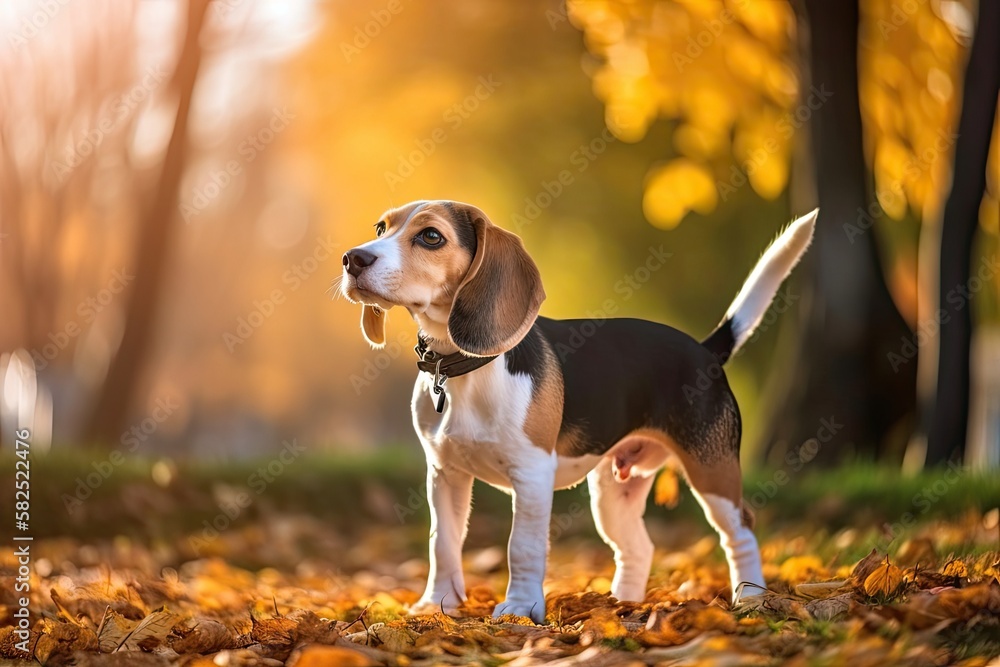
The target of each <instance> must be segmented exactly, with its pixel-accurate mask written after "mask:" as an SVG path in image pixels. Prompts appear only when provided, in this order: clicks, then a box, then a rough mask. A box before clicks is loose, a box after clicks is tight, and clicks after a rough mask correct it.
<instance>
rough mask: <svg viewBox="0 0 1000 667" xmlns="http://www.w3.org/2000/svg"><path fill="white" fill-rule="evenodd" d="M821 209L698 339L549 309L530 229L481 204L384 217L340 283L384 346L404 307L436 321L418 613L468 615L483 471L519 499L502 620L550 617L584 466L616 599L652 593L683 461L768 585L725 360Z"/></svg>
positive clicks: (423, 207) (421, 320)
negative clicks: (668, 476) (653, 499)
mask: <svg viewBox="0 0 1000 667" xmlns="http://www.w3.org/2000/svg"><path fill="white" fill-rule="evenodd" d="M816 216H817V211H813V212H812V213H809V214H808V215H805V216H803V217H801V218H799V219H798V220H796V221H794V222H793V223H791V224H790V225H789V226H788V227H787V228H786V229H785V230H784V232H782V233H781V235H780V236H779V237H778V238H777V240H775V241H774V243H772V244H771V246H770V247H769V248H768V249H767V251H766V252H765V253H764V255H763V256H762V257H761V259H760V261H759V262H758V264H757V266H756V267H755V268H754V269H753V271H752V273H751V274H750V277H749V278H748V279H747V281H746V283H745V284H744V285H743V288H742V289H741V290H740V292H739V294H737V296H736V299H735V300H734V301H733V303H732V305H731V306H730V307H729V310H728V311H727V312H726V315H725V317H724V318H723V320H722V323H721V324H719V326H718V327H717V328H716V329H715V331H713V332H712V333H711V334H710V335H709V336H708V338H706V339H705V340H704V341H702V342H698V341H697V340H695V339H694V338H692V337H691V336H689V335H687V334H686V333H683V332H681V331H678V330H677V329H673V328H671V327H669V326H666V325H663V324H658V323H655V322H648V321H644V320H637V319H608V320H601V321H591V320H552V319H549V318H546V317H539V316H538V310H539V307H540V306H541V303H542V301H543V300H544V298H545V292H544V291H543V289H542V281H541V278H540V276H539V273H538V269H537V267H536V266H535V263H534V262H533V261H532V260H531V257H530V256H529V255H528V253H527V251H525V249H524V246H523V245H522V243H521V240H520V238H518V237H517V236H515V235H514V234H512V233H510V232H508V231H505V230H503V229H501V228H500V227H497V226H496V225H494V224H493V223H491V222H490V220H489V218H488V217H487V216H486V214H485V213H483V212H482V211H481V210H479V209H478V208H476V207H474V206H470V205H469V204H462V203H458V202H451V201H418V202H413V203H410V204H407V205H405V206H401V207H399V208H395V209H392V210H390V211H388V212H387V213H385V214H384V215H383V216H382V217H381V218H380V219H379V222H378V223H377V224H376V225H375V234H376V236H377V238H376V239H374V240H372V241H369V242H368V243H365V244H363V245H360V246H358V247H356V248H354V249H352V250H350V251H348V252H347V253H346V254H345V255H344V257H343V263H344V271H343V278H342V284H341V290H342V292H343V294H344V295H345V296H346V297H347V299H348V300H350V301H352V302H354V303H359V304H362V316H361V330H362V332H363V334H364V336H365V338H366V339H367V340H368V341H369V342H370V343H371V344H372V345H373V346H375V347H381V346H382V345H384V344H385V318H386V312H387V311H388V310H389V309H390V308H393V307H395V306H401V307H403V308H405V309H406V310H408V311H409V312H410V315H411V316H412V317H413V318H414V319H415V320H416V322H417V323H418V325H419V326H420V334H419V344H418V346H417V353H418V355H419V359H418V368H419V369H420V373H419V375H418V377H417V382H416V386H415V387H414V391H413V401H412V410H413V424H414V427H415V428H416V431H417V435H418V436H419V438H420V442H421V444H422V445H423V448H424V453H425V454H426V456H427V499H428V501H429V504H430V514H431V528H430V574H429V580H428V582H427V588H426V590H425V591H424V594H423V596H422V597H421V598H420V600H419V601H418V602H417V604H415V605H414V606H413V608H412V610H411V611H412V612H413V613H421V612H424V611H426V612H430V611H436V610H438V609H441V608H443V609H444V610H445V611H446V612H449V613H452V612H454V611H455V610H456V609H457V607H458V605H459V604H460V603H461V602H462V601H463V600H464V599H465V582H464V578H463V575H462V544H463V542H464V540H465V535H466V527H467V522H468V517H469V510H470V506H471V500H472V481H473V479H474V478H478V479H481V480H483V481H484V482H486V483H488V484H490V485H492V486H495V487H497V488H499V489H502V490H504V491H506V492H508V493H510V495H511V497H512V499H513V509H514V517H513V524H512V528H511V534H510V541H509V544H508V550H507V558H508V565H509V568H510V578H509V583H508V586H507V596H506V599H505V600H504V601H503V602H501V603H500V604H498V605H497V607H496V609H495V611H494V616H500V615H502V614H517V615H519V616H527V617H530V618H531V619H532V620H534V621H536V622H542V621H544V619H545V595H544V593H543V588H542V584H543V581H544V579H545V567H546V556H547V552H548V543H549V539H548V538H549V520H550V515H551V511H552V496H553V491H555V490H556V489H565V488H568V487H572V486H574V485H576V484H579V483H580V482H581V481H583V480H584V478H586V480H587V483H588V485H589V490H590V501H591V509H592V511H593V515H594V521H595V523H596V524H597V530H598V531H599V532H600V534H601V536H602V538H603V539H604V541H605V542H606V543H607V544H608V545H609V546H610V547H611V548H612V550H613V551H614V559H615V575H614V580H613V582H612V585H611V593H612V595H613V596H614V597H616V598H617V599H618V600H636V601H641V600H642V599H643V598H644V597H645V593H646V583H647V580H648V578H649V572H650V566H651V564H652V560H653V544H652V542H651V541H650V539H649V535H648V534H647V532H646V528H645V525H644V522H643V518H642V517H643V513H644V512H645V509H646V497H647V495H648V494H649V491H650V488H651V487H652V485H653V479H654V477H655V474H656V472H657V471H658V470H659V469H660V468H662V467H663V466H664V465H665V464H666V463H667V462H668V461H671V462H672V463H674V464H678V467H680V468H681V469H682V470H683V472H684V474H685V477H686V479H687V481H688V484H689V485H690V487H691V490H692V491H693V493H694V495H695V497H696V498H697V499H698V502H699V503H700V504H701V506H702V508H703V509H704V511H705V514H706V516H707V518H708V520H709V522H710V523H711V524H712V526H713V527H714V528H715V529H716V530H717V531H718V532H719V535H720V538H721V544H722V548H723V550H724V551H725V554H726V558H727V560H728V564H729V577H730V584H731V586H732V588H733V594H734V601H735V598H736V594H737V587H738V585H739V584H740V583H742V582H747V583H749V584H752V585H754V586H758V587H763V586H764V577H763V574H762V573H761V563H760V553H759V550H758V547H757V540H756V538H755V537H754V534H753V532H752V530H751V529H752V514H751V513H750V511H749V508H748V507H747V506H745V505H744V504H743V501H742V487H741V484H742V483H741V475H740V435H741V422H740V411H739V408H738V406H737V404H736V399H735V397H734V396H733V392H732V390H731V389H730V388H729V383H728V382H727V380H726V376H725V373H724V372H723V371H722V364H724V363H725V362H726V360H727V359H728V358H729V357H730V356H731V355H732V354H733V353H734V352H735V351H736V350H738V349H739V348H740V346H741V345H743V343H745V342H746V341H747V339H748V338H749V337H750V336H751V334H752V333H753V331H754V328H755V327H756V326H757V325H758V324H759V322H760V320H761V318H762V317H763V315H764V314H765V311H766V310H767V308H768V306H769V305H770V303H771V301H772V299H773V298H774V295H775V293H776V292H777V290H778V288H779V287H780V285H781V283H782V282H783V281H784V279H785V278H786V277H787V276H788V274H789V273H790V272H791V270H792V268H793V267H794V266H795V264H796V263H797V262H798V261H799V258H800V257H801V256H802V254H803V253H804V252H805V250H806V248H807V247H808V246H809V243H810V241H811V239H812V235H813V229H814V226H815V221H816ZM706 376H707V377H708V378H711V381H710V382H708V383H707V384H706V381H705V380H704V378H705V377H706Z"/></svg>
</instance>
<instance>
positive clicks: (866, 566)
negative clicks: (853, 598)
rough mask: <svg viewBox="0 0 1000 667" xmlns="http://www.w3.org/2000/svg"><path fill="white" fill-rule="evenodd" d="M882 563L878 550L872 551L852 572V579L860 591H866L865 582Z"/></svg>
mask: <svg viewBox="0 0 1000 667" xmlns="http://www.w3.org/2000/svg"><path fill="white" fill-rule="evenodd" d="M881 562H882V557H881V556H879V554H878V549H872V550H871V551H870V552H868V555H867V556H865V557H864V558H862V559H861V560H859V561H858V564H857V565H855V566H854V569H853V570H852V571H851V579H852V580H853V582H854V585H855V587H856V588H857V589H858V590H859V591H863V590H864V583H865V580H866V579H867V578H868V575H870V574H871V573H872V572H874V571H875V569H876V568H877V567H878V566H879V563H881Z"/></svg>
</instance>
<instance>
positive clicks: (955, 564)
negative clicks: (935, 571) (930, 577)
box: [941, 558, 969, 579]
mask: <svg viewBox="0 0 1000 667" xmlns="http://www.w3.org/2000/svg"><path fill="white" fill-rule="evenodd" d="M941 574H943V575H945V576H947V577H956V578H959V579H964V578H967V577H968V576H969V568H967V567H966V566H965V563H963V562H962V561H960V560H958V559H957V558H952V559H951V560H950V561H948V562H947V563H945V564H944V567H943V568H942V569H941Z"/></svg>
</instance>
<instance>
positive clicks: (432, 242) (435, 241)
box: [420, 227, 444, 246]
mask: <svg viewBox="0 0 1000 667" xmlns="http://www.w3.org/2000/svg"><path fill="white" fill-rule="evenodd" d="M420 240H421V241H423V242H424V244H425V245H429V246H436V245H441V242H442V241H444V237H443V236H441V232H439V231H438V230H436V229H434V228H433V227H428V228H427V229H425V230H424V231H422V232H420Z"/></svg>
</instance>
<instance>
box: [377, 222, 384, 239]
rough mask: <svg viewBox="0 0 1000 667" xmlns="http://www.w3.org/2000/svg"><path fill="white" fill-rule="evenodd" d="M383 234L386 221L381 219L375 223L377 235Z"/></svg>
mask: <svg viewBox="0 0 1000 667" xmlns="http://www.w3.org/2000/svg"><path fill="white" fill-rule="evenodd" d="M383 234H385V223H384V222H381V221H380V222H376V223H375V236H382V235H383Z"/></svg>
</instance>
